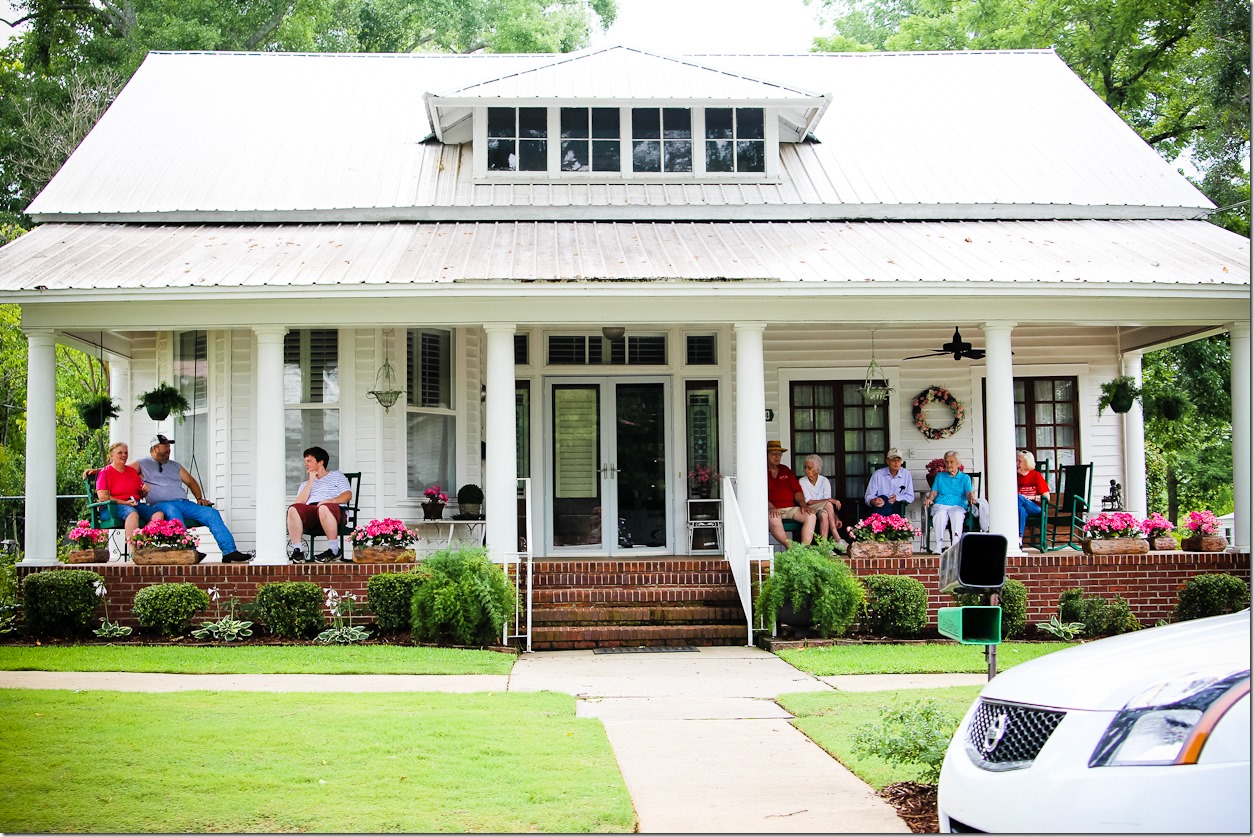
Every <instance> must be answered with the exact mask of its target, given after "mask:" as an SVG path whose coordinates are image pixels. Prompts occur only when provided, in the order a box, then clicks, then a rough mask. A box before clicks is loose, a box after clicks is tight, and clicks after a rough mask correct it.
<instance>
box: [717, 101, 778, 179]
mask: <svg viewBox="0 0 1254 837" xmlns="http://www.w3.org/2000/svg"><path fill="white" fill-rule="evenodd" d="M705 170H706V171H708V172H724V171H726V172H731V171H736V172H763V171H766V125H765V124H764V121H763V118H762V108H706V109H705Z"/></svg>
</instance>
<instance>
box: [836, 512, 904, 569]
mask: <svg viewBox="0 0 1254 837" xmlns="http://www.w3.org/2000/svg"><path fill="white" fill-rule="evenodd" d="M849 534H850V535H852V536H853V539H854V540H853V543H851V544H850V545H849V557H850V558H908V557H910V556H911V555H913V554H914V543H913V542H914V538H915V536H917V535H918V534H919V530H918V529H916V528H915V527H914V526H913V525H912V524H911V523H910V521H909V520H906V519H905V518H904V517H902V516H901V515H899V514H872V515H869V516H867V517H865V518H863V519H862V520H859V521H858V522H857V523H855V524H854V525H853V526H852V527H850V529H849Z"/></svg>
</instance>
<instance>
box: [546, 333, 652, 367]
mask: <svg viewBox="0 0 1254 837" xmlns="http://www.w3.org/2000/svg"><path fill="white" fill-rule="evenodd" d="M547 346H548V362H549V363H550V364H551V365H553V366H600V365H611V366H661V365H664V364H665V363H666V337H665V336H663V335H656V334H639V335H637V334H629V335H627V336H626V337H620V338H619V339H617V340H609V339H607V338H605V337H600V336H597V337H586V336H584V335H565V334H554V335H551V336H550V337H549V338H548V340H547Z"/></svg>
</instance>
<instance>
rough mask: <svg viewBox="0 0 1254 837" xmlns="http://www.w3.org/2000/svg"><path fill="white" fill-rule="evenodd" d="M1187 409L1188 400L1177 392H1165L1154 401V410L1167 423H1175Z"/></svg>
mask: <svg viewBox="0 0 1254 837" xmlns="http://www.w3.org/2000/svg"><path fill="white" fill-rule="evenodd" d="M1188 407H1189V399H1187V398H1185V397H1184V396H1183V395H1181V394H1180V393H1178V392H1165V393H1163V394H1161V395H1159V396H1158V397H1157V398H1155V399H1154V410H1155V412H1157V413H1158V414H1159V415H1160V416H1162V417H1163V418H1165V419H1167V421H1177V420H1178V419H1180V418H1182V417H1183V416H1184V411H1185V410H1187V409H1188Z"/></svg>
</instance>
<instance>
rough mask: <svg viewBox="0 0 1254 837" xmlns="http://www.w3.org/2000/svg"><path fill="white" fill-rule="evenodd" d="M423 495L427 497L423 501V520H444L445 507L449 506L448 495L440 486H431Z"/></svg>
mask: <svg viewBox="0 0 1254 837" xmlns="http://www.w3.org/2000/svg"><path fill="white" fill-rule="evenodd" d="M422 494H423V496H424V497H426V499H425V500H423V501H422V517H423V519H424V520H442V519H443V518H444V507H445V506H447V505H448V495H447V494H445V493H444V492H443V491H441V490H440V486H438V485H433V486H431V487H430V488H428V489H427V490H426V491H424V492H422Z"/></svg>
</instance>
